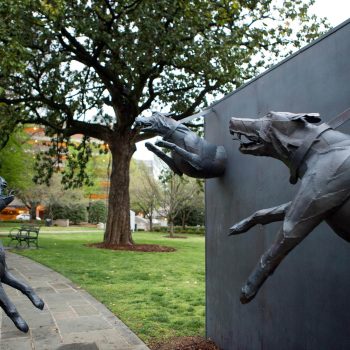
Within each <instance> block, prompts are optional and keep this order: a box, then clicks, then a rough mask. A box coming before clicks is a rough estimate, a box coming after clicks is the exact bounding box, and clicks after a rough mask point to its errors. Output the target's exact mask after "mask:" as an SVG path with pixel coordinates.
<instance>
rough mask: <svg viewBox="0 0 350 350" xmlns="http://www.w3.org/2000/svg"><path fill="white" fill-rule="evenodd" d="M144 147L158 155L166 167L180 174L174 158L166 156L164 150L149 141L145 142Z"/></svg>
mask: <svg viewBox="0 0 350 350" xmlns="http://www.w3.org/2000/svg"><path fill="white" fill-rule="evenodd" d="M145 146H146V148H147V149H148V150H149V151H151V152H153V153H154V154H155V155H156V156H158V157H159V158H160V159H161V160H162V161H163V162H165V163H166V164H167V165H168V167H169V168H170V169H171V170H172V171H173V172H174V173H175V174H177V175H180V176H182V175H183V173H182V171H181V170H179V169H178V168H177V166H176V164H175V162H174V160H173V159H172V158H170V157H168V156H167V155H166V154H165V153H164V152H162V151H161V150H159V149H158V148H157V147H155V146H154V145H152V144H151V143H149V142H146V144H145Z"/></svg>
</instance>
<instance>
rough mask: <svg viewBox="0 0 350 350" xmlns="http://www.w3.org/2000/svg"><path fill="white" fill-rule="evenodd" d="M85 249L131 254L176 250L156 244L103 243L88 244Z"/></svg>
mask: <svg viewBox="0 0 350 350" xmlns="http://www.w3.org/2000/svg"><path fill="white" fill-rule="evenodd" d="M86 246H87V247H93V248H102V249H110V250H128V251H133V252H145V253H169V252H175V251H176V249H175V248H173V247H167V246H163V245H158V244H133V245H118V244H114V245H108V246H106V245H105V244H104V243H90V244H86Z"/></svg>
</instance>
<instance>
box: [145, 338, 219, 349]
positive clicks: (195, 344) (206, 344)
mask: <svg viewBox="0 0 350 350" xmlns="http://www.w3.org/2000/svg"><path fill="white" fill-rule="evenodd" d="M151 349H152V350H220V349H219V348H218V347H217V346H216V345H215V343H214V342H213V341H211V340H210V339H205V338H202V337H176V338H172V339H168V340H167V341H165V342H162V343H157V344H151Z"/></svg>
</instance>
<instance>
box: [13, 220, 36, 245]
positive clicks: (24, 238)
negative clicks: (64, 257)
mask: <svg viewBox="0 0 350 350" xmlns="http://www.w3.org/2000/svg"><path fill="white" fill-rule="evenodd" d="M39 232H40V226H39V225H32V224H23V225H21V227H16V228H12V229H11V230H10V233H9V235H8V237H9V238H10V239H11V240H10V243H9V244H10V245H11V243H12V242H13V241H16V242H17V243H16V248H17V247H18V246H20V247H21V248H22V243H25V244H26V245H27V248H29V247H30V244H31V243H33V244H35V246H36V247H37V248H39V246H38V237H39Z"/></svg>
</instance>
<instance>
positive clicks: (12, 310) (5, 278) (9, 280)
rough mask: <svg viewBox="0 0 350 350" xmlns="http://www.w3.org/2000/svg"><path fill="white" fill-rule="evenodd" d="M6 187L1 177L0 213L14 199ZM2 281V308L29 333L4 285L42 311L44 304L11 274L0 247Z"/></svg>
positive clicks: (0, 286)
mask: <svg viewBox="0 0 350 350" xmlns="http://www.w3.org/2000/svg"><path fill="white" fill-rule="evenodd" d="M6 187H7V183H6V181H5V180H4V179H3V178H2V177H1V176H0V211H1V210H3V209H4V208H5V207H6V206H7V205H8V204H9V203H11V202H12V200H13V199H14V196H13V194H12V193H11V192H10V193H9V194H8V195H6V194H5V193H4V189H5V188H6ZM0 281H1V282H0V306H1V308H2V309H3V310H4V311H5V313H6V315H7V316H8V317H9V318H10V319H11V320H12V322H13V323H14V324H15V326H16V327H17V328H18V329H19V330H20V331H22V332H25V333H26V332H28V330H29V328H28V325H27V323H26V321H24V319H23V318H22V317H21V315H20V314H19V313H18V311H17V309H16V307H15V305H14V304H13V303H12V302H11V300H10V299H9V297H8V296H7V295H6V293H5V290H4V288H3V286H2V283H5V284H8V285H9V286H11V287H13V288H16V289H18V290H19V291H21V292H22V293H23V294H24V295H26V296H27V297H28V298H29V300H30V301H31V302H32V303H33V304H34V306H36V307H37V308H38V309H40V310H42V309H43V308H44V302H43V301H42V300H41V299H40V298H39V297H38V296H37V295H36V294H35V292H34V291H33V289H32V288H31V287H29V286H28V285H27V284H25V283H23V282H21V281H20V280H19V279H17V278H16V277H15V276H13V275H12V273H11V272H9V270H8V268H7V265H6V261H5V251H4V249H3V247H2V246H0Z"/></svg>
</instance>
